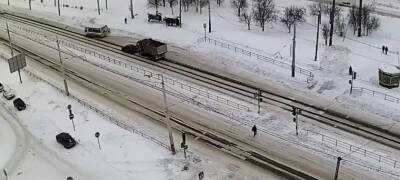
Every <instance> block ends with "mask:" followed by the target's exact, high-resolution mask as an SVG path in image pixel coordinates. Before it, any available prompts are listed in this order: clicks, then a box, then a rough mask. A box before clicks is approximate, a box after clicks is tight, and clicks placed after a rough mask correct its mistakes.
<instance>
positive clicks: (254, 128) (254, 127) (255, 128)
mask: <svg viewBox="0 0 400 180" xmlns="http://www.w3.org/2000/svg"><path fill="white" fill-rule="evenodd" d="M251 130H252V131H253V137H255V136H256V135H257V127H256V125H254V126H253V127H252V128H251Z"/></svg>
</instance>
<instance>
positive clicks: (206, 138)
mask: <svg viewBox="0 0 400 180" xmlns="http://www.w3.org/2000/svg"><path fill="white" fill-rule="evenodd" d="M4 41H5V40H4ZM4 44H5V43H4ZM13 48H14V49H16V50H17V51H19V52H23V53H24V54H25V55H26V56H27V57H29V58H31V59H32V60H34V61H35V62H37V63H39V64H41V65H42V66H44V67H46V68H47V69H49V70H51V71H53V72H55V73H57V74H59V73H60V67H59V66H60V65H59V64H57V63H54V62H53V61H52V60H49V59H46V58H44V57H42V56H40V55H38V54H35V53H34V52H31V51H29V50H26V49H24V48H22V47H19V46H17V45H14V46H13ZM64 70H65V72H66V77H67V78H68V79H69V80H73V81H75V82H78V83H80V84H82V85H84V86H86V87H87V88H90V89H92V90H94V91H96V92H98V93H101V94H104V92H106V93H108V94H113V95H114V96H116V97H118V98H120V99H123V100H125V101H128V102H129V103H132V104H134V105H135V106H137V107H140V108H141V109H142V110H143V111H144V112H145V113H144V114H145V115H147V116H149V117H152V119H154V120H157V121H161V122H162V123H166V122H164V121H163V120H164V119H165V114H164V112H163V110H159V109H153V108H152V107H150V106H147V105H145V104H142V103H140V102H136V101H135V100H133V99H130V98H128V97H126V96H125V95H123V93H120V92H116V91H115V90H113V89H110V88H108V87H106V86H104V85H100V84H98V83H96V82H93V81H91V80H89V79H88V78H86V77H83V76H81V75H80V74H79V73H76V72H74V71H72V70H70V69H68V68H65V69H64ZM142 113H143V112H142ZM170 121H171V122H172V123H173V124H172V126H173V127H174V129H176V130H178V131H180V132H185V133H187V134H188V135H191V136H193V138H194V139H198V140H201V141H203V142H204V143H206V144H208V145H211V146H213V147H215V148H217V149H219V150H221V151H223V152H227V153H228V154H230V155H232V156H234V157H236V158H239V159H242V160H246V161H249V162H251V163H253V164H255V165H257V166H259V167H262V168H264V169H268V170H270V171H272V172H274V173H275V174H278V175H280V176H282V177H286V178H289V179H305V180H314V179H315V180H316V179H318V178H315V177H313V176H312V175H310V174H308V173H305V172H303V171H301V170H297V169H294V168H292V167H290V166H289V165H287V164H283V163H281V162H279V161H276V160H274V159H271V158H269V157H267V156H265V155H264V154H263V150H260V149H258V148H255V147H252V145H250V144H248V143H247V142H243V141H241V140H238V139H233V140H231V139H229V138H227V137H226V136H221V135H220V134H219V133H217V132H213V130H210V129H209V128H207V127H204V126H203V125H201V124H199V123H197V122H194V121H191V120H188V119H185V120H183V119H180V118H178V117H173V116H171V117H170ZM236 141H239V142H241V145H240V144H238V143H236ZM243 144H244V145H243ZM246 146H247V147H246ZM249 147H251V148H249Z"/></svg>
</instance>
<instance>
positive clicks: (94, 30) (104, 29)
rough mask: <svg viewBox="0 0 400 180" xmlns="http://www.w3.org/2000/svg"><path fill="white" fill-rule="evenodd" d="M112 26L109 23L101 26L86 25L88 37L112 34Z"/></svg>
mask: <svg viewBox="0 0 400 180" xmlns="http://www.w3.org/2000/svg"><path fill="white" fill-rule="evenodd" d="M110 32H111V31H110V28H109V27H108V26H107V25H104V26H101V27H85V34H86V36H87V37H102V38H103V37H106V36H107V35H108V34H110Z"/></svg>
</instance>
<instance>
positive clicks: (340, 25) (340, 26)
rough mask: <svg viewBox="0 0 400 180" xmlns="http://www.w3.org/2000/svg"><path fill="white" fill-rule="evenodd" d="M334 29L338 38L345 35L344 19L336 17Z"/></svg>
mask: <svg viewBox="0 0 400 180" xmlns="http://www.w3.org/2000/svg"><path fill="white" fill-rule="evenodd" d="M335 27H336V32H337V33H338V34H339V36H340V37H343V36H344V35H345V30H346V23H345V19H344V18H343V17H341V16H337V17H336V18H335Z"/></svg>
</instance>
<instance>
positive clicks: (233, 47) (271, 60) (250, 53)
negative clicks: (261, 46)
mask: <svg viewBox="0 0 400 180" xmlns="http://www.w3.org/2000/svg"><path fill="white" fill-rule="evenodd" d="M197 42H208V43H209V44H213V45H215V46H220V47H223V48H226V49H229V50H232V51H235V52H237V53H241V54H244V55H247V56H250V57H255V58H257V60H261V61H264V62H268V63H271V64H273V65H276V66H279V67H282V68H284V69H289V70H291V69H292V65H291V64H289V63H286V62H283V61H279V60H276V59H274V58H271V57H267V56H264V55H261V54H258V53H255V52H253V51H249V50H246V49H243V48H240V47H238V46H236V45H233V44H229V43H226V42H222V41H218V40H215V39H211V38H210V37H202V38H199V39H198V40H197ZM295 71H296V72H298V73H300V74H302V75H305V76H307V83H311V82H312V81H313V79H314V74H313V73H312V72H311V71H310V70H307V69H304V68H301V67H298V66H296V67H295Z"/></svg>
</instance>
